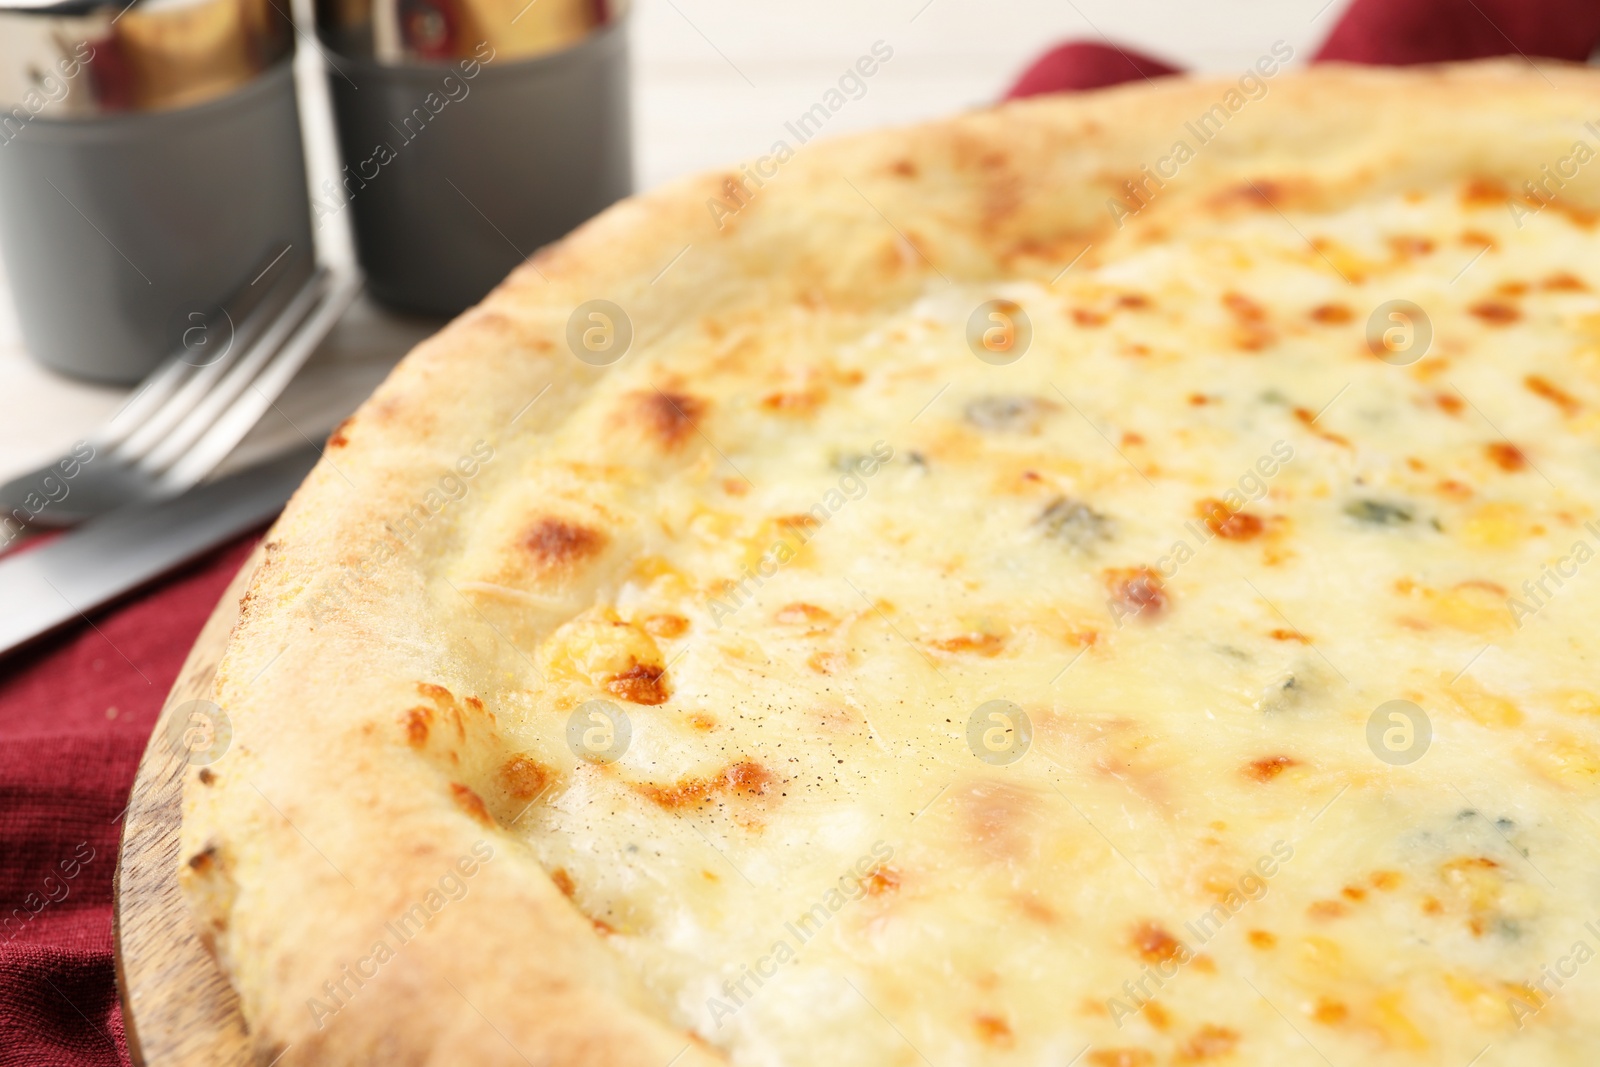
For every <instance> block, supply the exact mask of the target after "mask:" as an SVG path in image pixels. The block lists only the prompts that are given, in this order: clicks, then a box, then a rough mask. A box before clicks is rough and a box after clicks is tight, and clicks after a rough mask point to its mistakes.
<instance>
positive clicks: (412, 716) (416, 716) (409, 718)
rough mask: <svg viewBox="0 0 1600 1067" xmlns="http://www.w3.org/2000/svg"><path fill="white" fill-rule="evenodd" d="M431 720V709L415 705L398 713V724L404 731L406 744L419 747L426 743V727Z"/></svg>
mask: <svg viewBox="0 0 1600 1067" xmlns="http://www.w3.org/2000/svg"><path fill="white" fill-rule="evenodd" d="M432 722H433V709H432V708H425V707H423V706H422V705H420V704H419V705H417V706H416V707H414V708H411V709H409V710H408V711H405V712H402V713H401V715H400V725H401V726H402V727H404V729H405V732H406V744H408V745H410V746H411V747H412V748H421V747H422V746H423V745H426V744H427V743H428V727H429V725H431V724H432Z"/></svg>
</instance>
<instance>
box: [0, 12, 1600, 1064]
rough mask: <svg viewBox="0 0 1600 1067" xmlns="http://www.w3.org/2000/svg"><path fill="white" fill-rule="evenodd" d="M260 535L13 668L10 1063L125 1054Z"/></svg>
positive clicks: (1428, 23) (5, 1059) (1032, 76)
mask: <svg viewBox="0 0 1600 1067" xmlns="http://www.w3.org/2000/svg"><path fill="white" fill-rule="evenodd" d="M1597 40H1600V4H1595V3H1594V2H1593V0H1543V2H1536V0H1356V2H1355V3H1354V4H1353V5H1352V6H1351V7H1350V9H1349V10H1348V11H1347V12H1346V14H1345V16H1344V18H1343V20H1342V21H1341V22H1340V23H1339V24H1338V25H1337V26H1336V27H1335V28H1334V30H1333V33H1332V35H1331V36H1330V37H1329V38H1328V41H1327V43H1326V44H1324V45H1323V47H1322V50H1321V51H1320V52H1319V53H1318V54H1317V56H1316V57H1315V58H1316V59H1318V60H1328V59H1341V60H1353V61H1358V62H1372V63H1418V62H1428V61H1438V60H1447V59H1468V58H1474V57H1479V56H1488V55H1501V54H1514V53H1516V52H1518V51H1521V52H1523V53H1526V54H1528V55H1540V56H1556V57H1560V58H1565V59H1584V58H1587V57H1588V55H1589V53H1590V51H1592V50H1593V48H1594V46H1595V43H1596V41H1597ZM1173 72H1174V68H1173V67H1171V66H1169V65H1167V64H1165V63H1162V62H1161V61H1159V60H1156V59H1152V58H1150V57H1148V56H1143V55H1139V54H1138V53H1136V52H1134V51H1132V50H1131V49H1125V48H1117V47H1116V46H1113V45H1107V44H1098V43H1081V42H1079V43H1072V44H1067V45H1063V46H1061V47H1059V48H1056V49H1054V50H1052V51H1050V52H1048V53H1046V54H1045V55H1044V56H1043V57H1042V58H1040V59H1039V60H1038V61H1037V62H1036V63H1034V64H1033V65H1032V66H1031V67H1029V68H1028V70H1027V71H1026V72H1025V73H1024V74H1023V75H1022V77H1021V79H1020V80H1019V81H1018V82H1017V84H1016V86H1015V87H1014V88H1013V89H1012V90H1011V92H1010V93H1009V94H1008V95H1009V96H1028V95H1031V94H1034V93H1041V92H1056V91H1062V90H1068V89H1073V90H1082V89H1093V88H1098V87H1100V86H1104V85H1114V84H1116V83H1118V82H1123V81H1128V80H1130V79H1133V78H1139V77H1148V78H1155V77H1159V76H1161V75H1164V74H1170V73H1173ZM255 540H256V535H252V536H250V537H248V538H244V539H242V540H240V541H236V542H235V543H233V544H232V545H230V546H228V547H227V548H224V549H220V550H218V551H217V552H214V553H212V554H211V555H210V556H209V557H207V558H205V559H203V560H200V561H199V562H196V563H195V564H193V565H191V566H190V567H188V568H186V569H185V570H184V571H182V572H181V573H179V574H178V575H176V576H174V577H172V578H170V579H168V580H167V581H166V582H165V583H163V584H162V585H161V586H159V587H158V588H156V589H154V590H151V591H150V592H147V593H145V594H144V595H142V596H140V597H137V598H135V599H133V600H130V601H128V602H126V603H124V604H122V605H121V606H119V607H115V608H111V609H107V610H103V611H100V612H97V613H96V614H95V616H94V618H93V621H92V624H91V623H85V624H82V625H79V626H77V627H75V628H73V629H71V630H70V631H68V632H66V633H64V634H61V635H58V636H56V637H54V638H52V639H50V640H49V641H48V642H46V643H44V644H42V645H39V646H37V647H35V648H34V649H32V650H30V651H28V652H26V653H24V654H23V655H22V656H21V657H20V658H15V659H13V660H12V661H11V662H9V663H0V909H4V910H0V1067H12V1065H16V1067H56V1065H58V1064H59V1065H67V1064H72V1065H81V1064H95V1065H101V1064H104V1065H112V1064H125V1063H127V1062H128V1054H127V1049H126V1046H125V1043H124V1041H123V1030H122V1016H121V1012H120V1010H119V1008H118V1003H117V991H116V984H115V975H114V969H113V964H112V957H111V875H112V871H113V869H114V867H115V864H116V850H117V840H118V835H119V833H120V829H121V823H120V820H119V816H120V813H121V811H122V809H123V805H124V804H126V802H127V795H128V790H129V788H130V786H131V785H132V782H133V775H134V769H135V768H136V767H137V766H138V762H139V756H140V753H141V752H142V751H143V750H144V744H145V740H146V738H147V737H148V736H149V733H150V730H151V728H152V727H153V726H154V724H155V719H156V713H157V711H158V710H159V709H160V707H161V702H162V699H163V698H164V696H165V695H166V692H167V690H168V688H170V687H171V685H172V683H173V680H174V679H175V678H176V677H177V673H178V668H179V666H180V665H181V664H182V663H183V659H184V656H185V655H187V653H188V650H189V646H190V645H191V644H192V643H193V642H194V639H195V636H196V635H197V634H198V633H199V631H200V626H201V624H202V623H204V622H205V619H206V616H207V615H209V614H210V612H211V609H212V607H213V606H214V605H215V604H216V601H217V598H218V597H220V596H221V595H222V591H223V589H224V588H226V587H227V584H228V581H229V579H230V578H231V577H232V576H233V573H234V572H235V571H236V570H237V569H238V568H239V567H240V565H242V564H243V562H244V560H245V558H246V556H248V554H249V552H250V549H251V547H252V546H253V544H254V542H255ZM0 610H4V606H3V605H0ZM8 919H9V920H10V921H9V922H7V921H6V920H8Z"/></svg>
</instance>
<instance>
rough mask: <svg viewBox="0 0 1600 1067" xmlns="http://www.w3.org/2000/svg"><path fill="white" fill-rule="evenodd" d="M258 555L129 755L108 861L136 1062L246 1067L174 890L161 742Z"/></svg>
mask: <svg viewBox="0 0 1600 1067" xmlns="http://www.w3.org/2000/svg"><path fill="white" fill-rule="evenodd" d="M262 556H263V551H262V549H261V548H260V546H257V548H256V550H255V552H253V553H251V555H250V558H249V559H248V560H246V561H245V565H244V566H243V567H242V568H241V569H240V571H239V573H238V574H236V575H235V576H234V579H233V581H232V583H230V584H229V586H228V591H227V592H226V593H224V594H223V595H222V600H221V601H219V602H218V604H217V606H216V609H215V610H214V611H212V613H211V618H209V619H207V620H206V624H205V627H204V628H203V629H202V630H201V631H200V638H199V640H197V641H196V642H195V645H194V648H193V649H191V650H190V652H189V658H188V659H187V660H185V661H184V664H183V670H182V671H180V672H179V674H178V680H177V682H176V683H174V685H173V687H172V691H171V692H170V693H168V694H167V700H166V703H165V704H163V705H162V708H161V716H160V718H159V719H158V720H157V722H156V728H155V732H154V733H153V734H151V736H150V743H149V744H148V745H146V746H145V750H144V757H143V758H142V759H141V760H140V761H139V773H138V776H137V777H136V778H135V779H134V784H133V795H132V798H131V800H130V802H129V804H128V810H127V814H126V816H125V818H124V820H123V823H122V852H121V855H120V856H119V857H118V858H117V871H116V880H115V885H114V888H113V894H114V897H115V904H114V914H115V938H116V958H117V988H118V990H119V992H120V993H121V996H122V1018H123V1030H124V1032H125V1033H126V1035H127V1040H128V1054H129V1055H130V1056H131V1057H132V1058H133V1062H134V1064H135V1065H136V1067H235V1065H237V1067H246V1065H248V1064H250V1063H251V1062H252V1060H251V1055H250V1042H249V1037H248V1034H247V1031H246V1029H245V1023H244V1016H243V1015H242V1014H241V1013H240V1011H239V999H238V997H237V996H235V995H234V992H233V987H232V986H230V985H229V984H228V980H227V979H226V978H224V977H223V975H222V971H221V969H219V968H218V966H217V963H216V961H215V960H214V959H212V957H211V954H210V953H209V952H208V951H206V948H205V946H204V945H202V944H201V943H200V938H199V936H198V935H197V934H196V932H195V928H194V924H193V923H192V922H191V921H190V919H189V911H188V908H187V906H185V904H184V902H183V899H182V898H181V897H180V896H179V893H178V828H179V825H180V824H181V823H182V821H183V811H182V806H181V798H182V794H183V772H184V769H185V764H186V760H185V759H184V753H182V752H181V751H180V750H177V749H175V748H174V746H173V745H172V744H171V743H170V742H169V741H168V740H167V737H168V735H167V729H168V724H169V721H170V719H171V718H172V716H173V712H174V710H175V709H177V708H178V707H179V706H181V705H183V704H185V703H187V702H188V701H191V700H196V699H206V698H209V697H210V695H211V682H212V679H213V678H214V677H215V676H216V672H217V665H218V664H219V663H220V662H221V660H222V652H223V649H224V648H225V647H226V646H227V643H228V635H229V633H230V632H232V630H233V624H234V621H235V620H236V619H237V618H238V615H239V599H240V598H241V597H242V596H243V595H244V591H245V588H246V587H247V585H248V584H249V581H250V576H251V575H252V574H254V573H255V569H256V567H257V566H258V565H259V564H260V562H261V559H262Z"/></svg>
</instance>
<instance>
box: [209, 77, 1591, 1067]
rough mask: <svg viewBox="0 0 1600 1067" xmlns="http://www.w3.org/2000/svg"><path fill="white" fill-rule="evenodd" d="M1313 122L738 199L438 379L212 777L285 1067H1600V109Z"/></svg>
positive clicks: (299, 533)
mask: <svg viewBox="0 0 1600 1067" xmlns="http://www.w3.org/2000/svg"><path fill="white" fill-rule="evenodd" d="M1257 84H1259V85H1261V86H1262V87H1263V88H1262V91H1261V92H1260V93H1258V94H1253V95H1241V94H1239V93H1238V92H1237V91H1236V90H1237V85H1236V83H1235V82H1234V81H1232V80H1222V81H1208V80H1203V79H1171V80H1163V81H1160V82H1156V83H1153V84H1150V85H1139V86H1135V87H1127V88H1119V89H1115V90H1109V91H1104V92H1099V93H1095V94H1090V95H1087V96H1083V97H1071V98H1065V97H1063V98H1046V99H1038V100H1031V101H1026V102H1019V103H1014V104H1009V105H1006V106H1004V107H999V108H995V109H991V110H986V111H981V112H978V113H974V114H970V115H965V116H961V117H959V118H955V119H952V120H949V121H945V122H941V123H937V124H933V125H928V126H923V127H919V128H915V129H909V130H905V131H900V132H892V133H885V134H878V135H873V136H870V137H862V138H852V139H842V140H836V141H833V142H831V143H820V144H816V145H812V146H807V147H806V148H805V149H804V150H802V151H799V152H797V153H795V154H794V155H793V158H790V159H787V160H786V161H785V162H783V164H782V166H781V167H780V168H778V169H777V170H776V171H775V173H773V174H772V175H771V176H770V177H769V178H767V179H765V180H764V181H763V182H762V183H760V184H759V185H757V184H755V183H751V182H749V181H746V180H744V179H745V177H747V175H748V171H747V170H731V171H729V172H728V173H724V174H713V175H706V176H703V177H699V178H695V179H691V180H688V181H685V182H682V183H680V184H677V185H674V186H671V187H668V188H665V189H662V190H660V191H657V192H654V193H651V194H648V195H645V196H641V197H638V198H635V199H633V200H630V201H626V202H624V203H622V204H620V205H618V206H617V207H615V208H613V209H612V210H610V211H608V212H607V213H606V214H604V215H602V216H600V217H599V218H598V219H596V220H594V221H593V222H591V223H589V224H588V225H587V226H585V227H584V228H582V229H581V230H579V231H578V232H577V233H575V234H574V235H573V236H571V237H570V238H568V239H567V240H565V241H564V242H562V243H560V244H558V245H556V246H554V247H552V248H550V249H547V250H546V251H544V252H541V253H540V254H539V255H537V256H535V257H534V258H533V259H532V260H531V261H529V262H528V263H527V264H526V265H524V266H523V267H521V268H520V269H518V270H517V271H516V272H515V273H514V274H513V275H512V276H511V277H510V278H509V279H508V280H507V281H506V282H505V283H504V284H503V285H502V286H501V287H500V288H499V289H498V290H497V291H496V292H495V293H493V294H492V295H491V296H490V297H489V298H488V299H487V300H486V301H485V302H484V303H483V304H482V305H480V306H479V307H477V308H476V309H474V310H472V311H470V312H468V313H467V314H465V315H463V316H462V317H461V318H460V319H458V320H457V321H456V322H454V323H453V324H451V325H450V326H449V327H448V328H447V329H445V330H444V331H443V332H442V333H440V334H439V335H438V336H436V337H434V338H433V339H431V340H430V341H428V342H426V343H424V344H423V345H421V346H420V347H419V348H417V349H416V350H415V351H414V352H413V353H412V354H411V355H410V356H409V357H408V358H407V359H406V360H405V362H404V363H403V364H402V365H401V366H400V367H399V369H398V370H397V371H396V372H395V373H394V375H393V376H392V377H391V378H390V379H389V381H388V382H387V383H385V384H384V385H383V386H382V387H381V388H380V389H379V390H378V391H377V393H376V394H375V395H374V396H373V397H372V398H371V399H370V400H369V401H368V402H367V403H366V404H365V405H364V406H363V407H362V408H361V409H360V410H359V411H358V412H357V414H356V415H355V416H354V417H353V418H352V419H351V420H350V421H349V422H347V423H346V424H345V425H344V426H342V427H341V428H340V429H339V430H338V431H337V432H336V433H335V434H334V435H333V437H332V438H331V439H330V440H329V442H328V447H327V451H326V454H325V456H324V458H323V460H322V462H321V463H320V464H319V465H318V466H317V468H316V469H315V471H314V472H313V473H312V474H311V476H310V477H309V479H308V480H307V482H306V484H305V485H304V486H303V487H302V488H301V490H300V491H299V493H298V494H297V495H296V497H295V498H294V500H293V502H292V503H291V504H290V506H289V508H288V510H287V511H286V512H285V514H284V515H283V517H282V518H281V519H280V520H279V522H278V523H277V525H276V526H275V527H274V529H273V531H272V532H271V533H270V535H269V536H268V541H267V545H266V555H265V561H264V563H263V564H262V565H261V567H260V569H259V571H258V572H257V573H256V575H255V576H254V579H253V582H252V585H251V587H250V591H249V594H248V596H247V597H246V599H245V602H244V604H243V606H242V613H241V618H240V621H239V624H238V626H237V628H236V630H235V632H234V634H233V637H232V641H231V643H230V646H229V648H228V651H227V655H226V658H225V660H224V662H223V664H222V666H221V668H220V671H219V674H218V677H217V682H216V692H215V702H216V704H217V705H218V706H219V708H220V714H222V715H225V716H226V717H227V720H228V721H229V722H230V723H231V729H232V741H231V745H230V746H229V747H228V749H227V751H226V753H225V754H223V755H222V756H221V757H220V758H217V759H215V760H214V761H211V762H207V763H206V764H205V765H204V766H198V765H197V766H194V767H192V768H191V769H190V770H189V772H188V774H189V777H188V779H187V781H186V785H185V797H184V800H185V814H184V826H183V852H182V860H181V864H182V865H181V870H180V876H181V880H182V883H183V886H184V890H185V893H186V895H187V899H188V900H189V902H190V904H191V906H192V908H193V911H194V915H195V921H196V923H197V924H198V926H199V928H200V930H201V931H202V934H203V936H204V937H205V939H206V941H207V943H208V944H209V945H210V946H211V947H212V948H213V950H214V951H215V953H216V955H217V958H218V959H219V960H220V962H221V964H222V965H223V967H224V969H225V971H226V973H227V974H228V976H229V978H230V980H231V981H232V983H233V985H234V987H235V988H236V989H237V991H238V993H239V996H240V999H241V1003H242V1007H243V1011H244V1014H245V1017H246V1018H247V1020H248V1022H249V1025H250V1028H251V1032H252V1035H253V1040H254V1041H255V1042H256V1047H257V1054H258V1055H259V1057H260V1060H261V1062H263V1063H267V1062H277V1063H281V1064H284V1065H293V1064H312V1063H318V1064H330V1063H338V1064H346V1063H349V1064H355V1063H360V1064H368V1063H371V1064H386V1065H389V1064H455V1063H462V1064H521V1063H527V1064H540V1065H546V1064H548V1065H551V1067H576V1065H596V1067H599V1065H610V1064H617V1065H623V1064H626V1065H629V1067H669V1065H677V1067H691V1065H696V1067H699V1065H711V1064H731V1065H737V1067H778V1065H802V1064H818V1065H829V1067H848V1065H869V1064H871V1065H889V1064H895V1065H908V1067H909V1065H915V1064H931V1065H935V1067H955V1065H959V1064H1051V1065H1059V1067H1066V1065H1069V1064H1084V1065H1090V1067H1148V1065H1156V1064H1213V1063H1214V1064H1219V1065H1226V1064H1250V1065H1274V1067H1278V1065H1301V1064H1304V1065H1317V1064H1341V1065H1343V1064H1355V1063H1367V1064H1373V1065H1390V1064H1392V1065H1417V1064H1438V1065H1446V1067H1455V1065H1459V1067H1465V1065H1467V1064H1468V1063H1479V1064H1484V1065H1492V1064H1518V1065H1535V1064H1537V1065H1552V1067H1554V1065H1580V1064H1588V1063H1592V1062H1593V1060H1594V1055H1595V1051H1594V1050H1595V1049H1596V1048H1600V964H1594V965H1591V963H1590V961H1591V960H1593V959H1594V957H1595V954H1596V952H1597V950H1600V660H1597V655H1600V638H1597V634H1596V623H1597V622H1600V609H1597V607H1596V605H1597V603H1600V601H1597V598H1596V590H1597V589H1600V585H1597V584H1596V583H1600V564H1591V563H1590V561H1591V560H1593V559H1594V558H1595V555H1596V553H1597V552H1600V513H1597V510H1596V507H1597V502H1600V257H1597V252H1600V243H1597V230H1596V223H1597V221H1600V169H1597V168H1596V167H1595V165H1594V164H1593V163H1592V160H1593V158H1594V154H1595V151H1596V146H1600V133H1597V131H1596V130H1595V128H1594V127H1593V126H1590V125H1588V123H1589V122H1591V121H1593V120H1596V119H1600V74H1597V73H1595V72H1592V71H1589V70H1585V69H1582V68H1577V67H1567V66H1559V65H1550V66H1545V67H1540V68H1534V67H1533V66H1531V65H1530V64H1527V63H1523V62H1520V61H1519V62H1515V63H1501V62H1489V63H1481V64H1470V65H1461V66H1451V67H1444V68H1430V69H1418V70H1411V71H1403V72H1402V71H1392V70H1368V69H1356V68H1344V67H1338V66H1329V67H1320V68H1317V69H1315V70H1312V71H1309V72H1298V73H1296V72H1281V73H1279V74H1278V75H1277V76H1276V77H1274V78H1272V79H1271V80H1270V82H1265V81H1261V82H1258V83H1257ZM1219 111H1220V114H1221V116H1223V117H1224V118H1225V122H1224V121H1223V120H1222V119H1221V118H1217V117H1216V116H1218V114H1219ZM1208 116H1209V117H1211V119H1212V120H1213V121H1211V123H1210V125H1209V126H1206V125H1205V124H1206V119H1207V117H1208ZM1196 122H1200V123H1202V125H1203V126H1205V128H1207V129H1208V130H1210V133H1211V135H1210V136H1209V137H1208V138H1207V139H1205V140H1204V141H1201V140H1200V139H1199V138H1198V137H1195V136H1194V135H1193V134H1192V132H1191V129H1192V127H1193V125H1194V123H1196ZM1180 146H1181V149H1180ZM1475 1057H1478V1058H1477V1059H1475Z"/></svg>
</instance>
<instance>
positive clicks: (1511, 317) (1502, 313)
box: [1467, 300, 1522, 326]
mask: <svg viewBox="0 0 1600 1067" xmlns="http://www.w3.org/2000/svg"><path fill="white" fill-rule="evenodd" d="M1467 310H1468V311H1469V312H1471V313H1472V314H1473V315H1475V316H1477V317H1478V318H1479V319H1482V320H1483V321H1484V322H1486V323H1488V324H1489V325H1490V326H1509V325H1510V324H1511V323H1513V322H1516V321H1517V320H1518V319H1520V318H1522V312H1521V311H1519V310H1517V307H1516V305H1514V304H1508V303H1506V302H1505V301H1503V300H1480V301H1478V302H1477V303H1476V304H1473V305H1472V306H1471V307H1469V308H1468V309H1467Z"/></svg>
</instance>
